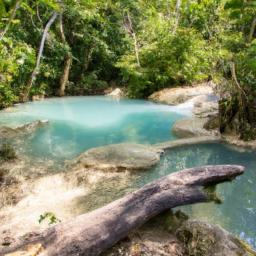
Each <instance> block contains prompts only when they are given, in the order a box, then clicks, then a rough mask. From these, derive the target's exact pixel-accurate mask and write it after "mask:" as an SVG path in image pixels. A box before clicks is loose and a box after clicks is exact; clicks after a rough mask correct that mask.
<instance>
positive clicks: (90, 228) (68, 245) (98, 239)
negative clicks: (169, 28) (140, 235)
mask: <svg viewBox="0 0 256 256" xmlns="http://www.w3.org/2000/svg"><path fill="white" fill-rule="evenodd" d="M243 172H244V168H243V167H242V166H236V165H219V166H204V167H196V168H192V169H186V170H183V171H180V172H176V173H173V174H170V175H168V176H165V177H163V178H161V179H159V180H156V181H154V182H152V183H149V184H147V185H145V186H144V187H142V188H141V189H139V190H137V191H135V192H133V193H130V194H128V195H126V196H124V197H123V198H121V199H119V200H116V201H114V202H112V203H110V204H108V205H106V206H104V207H102V208H100V209H97V210H95V211H92V212H89V213H87V214H84V215H80V216H78V217H76V218H74V219H71V220H69V221H66V222H63V223H60V224H57V225H55V226H53V227H50V228H48V229H47V230H45V231H44V232H42V233H39V234H28V235H26V236H23V237H22V238H20V239H19V240H18V241H14V242H13V243H12V244H11V245H10V246H9V247H4V246H2V245H0V255H3V254H5V253H8V252H13V251H16V252H17V251H18V250H19V252H21V250H23V251H25V252H26V251H28V250H30V251H31V250H32V249H33V248H37V249H38V248H40V249H38V250H41V252H42V254H39V255H48V256H57V255H58V256H59V255H61V256H79V255H81V256H82V255H88V256H89V255H90V256H96V255H99V254H100V253H101V252H103V251H105V250H106V249H108V248H110V247H111V246H113V245H114V244H115V243H117V242H118V241H119V240H121V239H123V238H124V237H126V236H127V235H128V233H129V232H131V231H132V230H134V229H136V228H138V227H140V226H141V225H143V224H144V223H145V222H147V221H148V220H149V219H150V218H152V217H154V216H156V215H158V214H159V213H161V212H163V211H165V210H168V209H170V208H173V207H176V206H180V205H185V204H192V203H198V202H207V201H210V197H209V195H207V192H206V191H205V190H203V187H205V186H207V185H212V184H216V183H220V182H224V181H229V180H231V179H233V178H234V177H236V176H238V175H241V174H242V173H243ZM10 255H11V254H10ZM13 255H15V254H13ZM36 255H38V254H36Z"/></svg>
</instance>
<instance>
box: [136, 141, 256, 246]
mask: <svg viewBox="0 0 256 256" xmlns="http://www.w3.org/2000/svg"><path fill="white" fill-rule="evenodd" d="M215 164H238V165H243V166H245V167H246V171H245V173H244V174H243V175H242V176H240V177H238V178H236V180H234V181H232V182H226V183H223V184H220V185H218V186H217V193H218V195H219V196H220V198H221V199H222V200H223V203H222V204H214V203H202V204H195V205H189V206H184V207H180V208H181V210H183V211H185V212H186V213H187V214H189V216H191V217H193V218H196V219H202V220H206V221H208V222H210V223H213V224H219V225H220V226H221V227H223V228H225V229H226V230H228V231H230V232H232V233H234V234H236V235H237V236H239V237H240V238H242V239H244V240H246V241H247V242H248V243H249V244H251V245H252V246H253V247H254V248H256V186H255V181H256V152H255V151H244V152H243V151H237V150H235V149H233V148H232V147H229V146H226V145H222V144H206V145H193V146H186V147H180V148H176V149H172V150H169V151H167V152H166V154H165V156H164V157H163V158H162V160H161V162H160V163H159V164H158V165H157V166H156V167H155V168H153V169H152V170H150V171H149V172H147V173H143V174H141V176H140V178H139V179H138V181H137V182H138V186H142V185H144V184H146V183H148V182H150V181H153V180H155V179H157V178H159V177H162V176H165V175H167V174H170V173H172V172H174V171H178V170H182V169H185V168H191V167H195V166H201V165H215Z"/></svg>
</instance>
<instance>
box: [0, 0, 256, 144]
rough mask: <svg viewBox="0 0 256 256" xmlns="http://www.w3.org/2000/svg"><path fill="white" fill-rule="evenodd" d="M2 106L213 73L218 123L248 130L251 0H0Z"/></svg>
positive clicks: (145, 91)
mask: <svg viewBox="0 0 256 256" xmlns="http://www.w3.org/2000/svg"><path fill="white" fill-rule="evenodd" d="M0 16H1V21H0V29H1V34H0V52H1V55H0V58H1V60H0V107H1V108H3V107H7V106H9V105H11V104H13V103H15V102H19V101H26V100H28V99H29V98H30V97H32V96H33V95H46V96H53V95H59V96H63V95H67V94H68V95H82V94H96V93H100V92H102V91H103V90H104V89H105V88H107V87H108V86H109V85H111V86H115V85H116V84H118V85H119V86H124V87H125V88H126V90H127V93H128V95H129V96H130V97H140V98H143V97H147V96H148V95H150V94H151V93H152V92H154V91H155V90H158V89H161V88H164V87H167V86H175V85H183V84H193V83H197V82H201V81H206V80H214V81H215V83H216V84H218V85H220V88H221V89H222V90H223V93H222V95H223V96H224V98H223V100H222V101H221V103H220V106H221V127H220V128H221V131H222V132H225V131H227V130H230V129H231V130H234V131H236V132H238V133H239V134H240V135H241V137H242V138H243V139H251V138H254V137H255V136H256V132H255V129H256V103H255V96H256V40H255V36H256V31H255V27H256V3H255V1H254V0H227V1H226V0H134V1H128V0H107V1H103V0H33V1H32V0H2V1H0Z"/></svg>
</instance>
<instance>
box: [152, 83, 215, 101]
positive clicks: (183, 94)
mask: <svg viewBox="0 0 256 256" xmlns="http://www.w3.org/2000/svg"><path fill="white" fill-rule="evenodd" d="M212 95H213V86H209V85H205V84H201V85H198V86H194V87H192V86H190V87H189V86H186V87H178V88H167V89H163V90H161V91H158V92H155V93H153V94H152V95H151V96H149V99H150V100H153V101H155V102H159V103H164V104H168V105H178V104H181V103H184V102H186V101H188V100H190V99H192V98H195V97H198V96H205V97H206V98H207V100H210V98H211V97H212Z"/></svg>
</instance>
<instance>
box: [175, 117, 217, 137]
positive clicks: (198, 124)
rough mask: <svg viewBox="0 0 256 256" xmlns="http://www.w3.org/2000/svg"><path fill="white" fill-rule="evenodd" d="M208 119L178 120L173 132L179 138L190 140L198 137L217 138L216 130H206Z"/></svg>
mask: <svg viewBox="0 0 256 256" xmlns="http://www.w3.org/2000/svg"><path fill="white" fill-rule="evenodd" d="M208 121H209V119H208V118H197V117H193V118H187V119H182V120H178V121H177V122H176V123H175V124H174V125H173V127H172V132H173V134H174V135H175V136H177V137H178V138H189V137H197V136H217V135H218V132H217V131H216V130H206V129H205V126H206V125H207V123H208Z"/></svg>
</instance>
